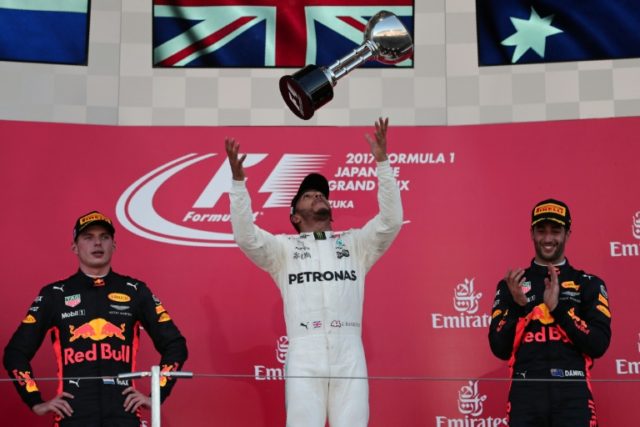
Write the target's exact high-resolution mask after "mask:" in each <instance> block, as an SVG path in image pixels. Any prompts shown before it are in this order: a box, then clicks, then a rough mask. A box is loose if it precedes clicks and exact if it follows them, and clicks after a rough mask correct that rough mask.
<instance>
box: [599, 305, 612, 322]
mask: <svg viewBox="0 0 640 427" xmlns="http://www.w3.org/2000/svg"><path fill="white" fill-rule="evenodd" d="M596 308H597V309H598V310H600V312H601V313H602V314H604V315H605V316H607V317H608V318H609V319H611V312H610V311H609V309H608V308H607V307H605V306H604V305H601V304H598V305H596Z"/></svg>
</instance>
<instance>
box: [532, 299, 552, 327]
mask: <svg viewBox="0 0 640 427" xmlns="http://www.w3.org/2000/svg"><path fill="white" fill-rule="evenodd" d="M530 316H531V320H537V321H539V322H540V323H542V324H543V325H549V324H551V323H553V321H554V319H553V316H552V315H551V313H549V307H547V305H546V304H545V303H542V304H538V305H536V306H535V307H534V308H533V310H532V311H531V314H530Z"/></svg>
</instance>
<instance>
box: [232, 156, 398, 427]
mask: <svg viewBox="0 0 640 427" xmlns="http://www.w3.org/2000/svg"><path fill="white" fill-rule="evenodd" d="M377 172H378V182H379V185H378V203H379V206H380V212H379V213H378V215H376V216H375V217H374V218H373V219H372V220H370V221H369V222H368V223H367V224H366V225H365V226H364V227H363V228H361V229H352V230H349V231H346V232H343V233H336V232H331V231H328V232H323V233H302V234H299V235H277V236H274V235H273V234H270V233H268V232H267V231H264V230H262V229H260V228H259V227H258V226H256V225H255V224H254V223H253V215H252V211H251V200H250V198H249V193H248V192H247V189H246V185H245V183H244V182H243V181H233V184H232V190H231V195H230V198H231V223H232V226H233V232H234V237H235V240H236V243H237V244H238V246H239V247H240V248H241V249H242V251H243V252H244V253H245V254H246V255H247V256H248V257H249V258H250V259H251V260H252V261H253V262H254V263H255V264H257V265H258V266H259V267H260V268H262V269H264V270H265V271H267V272H268V273H269V274H270V275H271V277H272V278H273V279H274V280H275V282H276V284H277V286H278V288H279V289H280V293H281V294H282V299H283V302H284V312H285V313H284V314H285V322H286V325H287V335H288V337H289V350H288V355H287V362H286V365H285V375H286V377H287V379H286V392H285V402H286V410H287V424H286V425H287V427H325V422H326V419H327V415H328V417H329V424H330V425H331V427H365V426H366V425H367V423H368V420H369V387H368V383H367V380H366V377H367V366H366V361H365V356H364V349H363V346H362V305H363V300H364V277H365V274H366V273H367V272H368V271H369V269H370V268H371V266H372V265H373V264H374V263H375V262H376V261H377V260H378V258H380V256H381V255H382V254H383V253H384V252H385V250H386V249H387V248H388V247H389V245H390V244H391V242H392V241H393V240H394V239H395V237H396V236H397V234H398V232H399V231H400V227H401V225H402V204H401V200H400V191H399V189H398V186H397V183H396V181H395V179H394V177H393V172H392V169H391V166H390V165H389V162H388V161H384V162H379V163H378V165H377ZM292 377H293V378H292ZM305 377H306V378H305ZM309 377H313V378H309ZM354 377H355V379H351V378H354Z"/></svg>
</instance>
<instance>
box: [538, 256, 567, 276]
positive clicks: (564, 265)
mask: <svg viewBox="0 0 640 427" xmlns="http://www.w3.org/2000/svg"><path fill="white" fill-rule="evenodd" d="M530 268H531V269H532V270H533V271H534V272H535V273H538V274H541V275H544V276H546V275H547V266H546V265H540V264H538V263H537V262H536V260H535V258H534V259H532V260H531V267H530ZM556 268H557V269H558V271H559V272H560V273H563V272H565V271H567V270H568V269H570V268H571V264H569V258H567V257H565V258H564V261H562V263H561V264H557V265H556Z"/></svg>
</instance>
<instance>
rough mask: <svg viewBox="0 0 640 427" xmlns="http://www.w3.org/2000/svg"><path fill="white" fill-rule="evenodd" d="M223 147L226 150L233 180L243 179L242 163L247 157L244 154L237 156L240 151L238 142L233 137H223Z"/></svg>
mask: <svg viewBox="0 0 640 427" xmlns="http://www.w3.org/2000/svg"><path fill="white" fill-rule="evenodd" d="M224 147H225V149H226V150H227V158H228V159H229V165H230V166H231V174H232V175H233V179H234V180H235V181H244V166H243V165H242V164H243V162H244V159H246V158H247V155H246V154H243V155H242V156H240V157H238V152H239V151H240V144H239V143H238V142H236V140H235V139H233V138H225V140H224Z"/></svg>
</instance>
